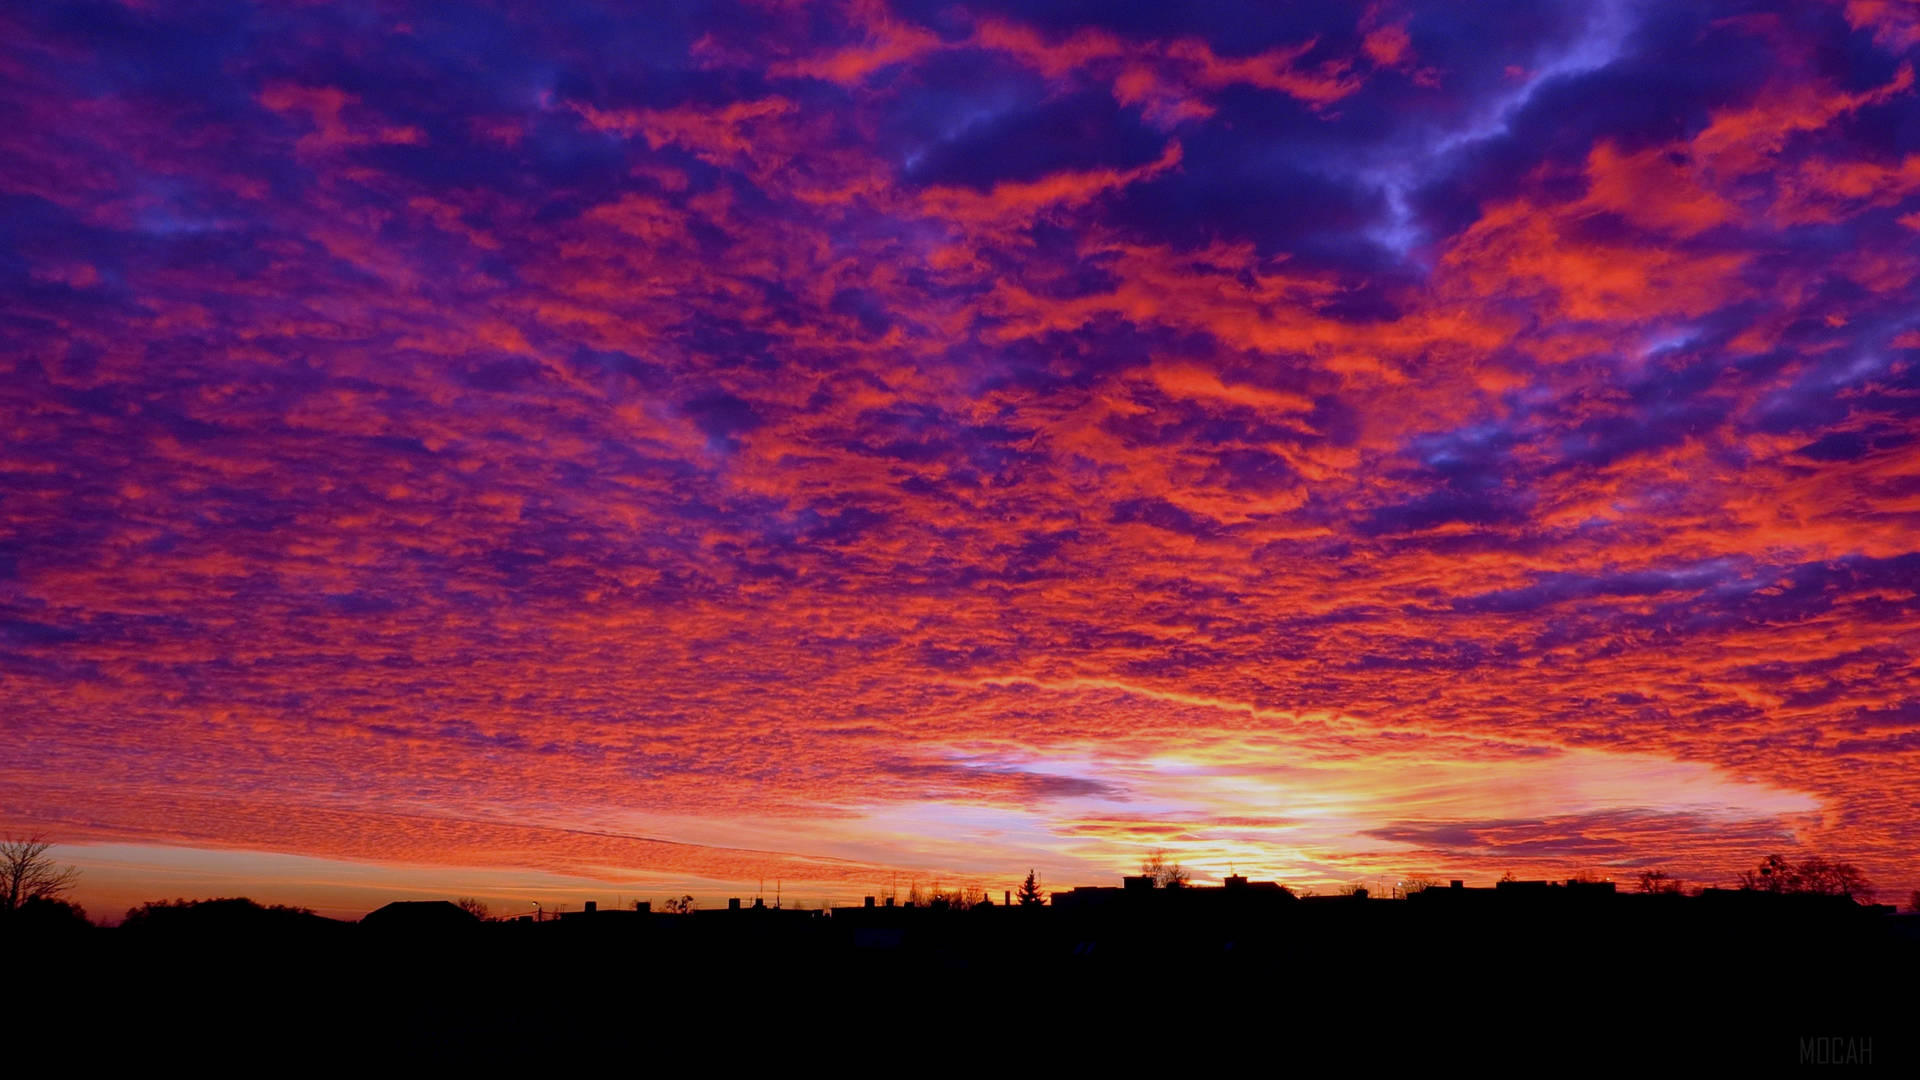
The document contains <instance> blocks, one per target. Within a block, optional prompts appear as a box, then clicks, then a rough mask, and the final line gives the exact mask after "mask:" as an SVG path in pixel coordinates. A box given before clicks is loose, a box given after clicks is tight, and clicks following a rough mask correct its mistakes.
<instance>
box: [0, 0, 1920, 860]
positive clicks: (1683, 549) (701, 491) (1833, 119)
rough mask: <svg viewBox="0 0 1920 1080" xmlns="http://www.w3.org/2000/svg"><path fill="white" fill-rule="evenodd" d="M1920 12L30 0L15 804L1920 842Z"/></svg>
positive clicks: (920, 830) (514, 818) (1654, 852)
mask: <svg viewBox="0 0 1920 1080" xmlns="http://www.w3.org/2000/svg"><path fill="white" fill-rule="evenodd" d="M1901 11H1902V9H1901V8H1900V7H1899V5H1887V4H1876V3H1868V2H1844V3H1843V2H1835V3H1831V4H1824V5H1816V6H1815V7H1813V8H1810V9H1807V10H1805V11H1800V10H1798V9H1796V10H1795V11H1793V12H1784V13H1780V12H1771V11H1766V10H1757V9H1752V8H1751V6H1748V7H1742V8H1739V9H1737V10H1736V9H1735V8H1733V7H1726V8H1724V9H1722V8H1721V7H1718V6H1715V5H1709V6H1707V7H1704V8H1703V7H1697V6H1690V5H1679V6H1674V5H1668V6H1664V7H1659V6H1656V7H1647V6H1644V5H1638V6H1636V5H1607V6H1603V7H1599V8H1596V7H1594V6H1592V5H1583V4H1565V5H1556V4H1548V5H1540V4H1534V3H1525V4H1521V3H1511V4H1509V3H1501V4H1486V5H1476V6H1474V7H1473V9H1472V10H1470V11H1463V10H1461V8H1460V6H1459V5H1439V4H1428V3H1391V4H1381V5H1374V6H1370V7H1367V8H1365V9H1342V8H1339V7H1337V6H1331V5H1326V6H1321V7H1315V8H1312V9H1308V8H1304V7H1303V8H1301V9H1299V10H1297V11H1293V12H1286V13H1276V12H1273V11H1271V10H1270V5H1241V4H1237V3H1230V4H1221V5H1207V6H1204V8H1194V7H1192V6H1187V7H1180V6H1175V5H1146V6H1138V5H1135V6H1125V5H1121V6H1115V5H1087V4H1080V3H1058V4H1055V3H1047V4H1038V5H1036V4H1017V5H1011V4H999V3H985V2H982V3H973V4H962V5H952V4H947V3H937V4H925V3H917V2H916V3H899V4H881V3H865V4H858V5H851V6H842V7H822V6H816V5H764V4H746V5H739V6H726V7H723V8H718V9H716V8H714V7H713V6H712V5H708V4H697V5H673V4H669V5H659V6H656V8H655V9H650V10H649V12H648V13H647V14H646V15H645V16H644V17H641V16H635V15H631V14H621V13H619V12H611V11H606V10H601V9H598V8H593V7H589V6H578V5H570V4H561V5H557V6H556V5H545V6H543V7H540V8H539V9H538V10H535V9H533V8H528V7H523V6H517V5H507V6H505V7H501V8H498V9H488V10H486V11H465V10H462V11H446V10H440V9H429V8H425V7H417V8H413V9H408V10H406V11H404V12H399V13H398V14H399V15H401V16H403V17H396V18H394V19H392V20H389V21H387V22H385V23H383V25H382V26H381V27H380V28H377V29H376V28H372V27H370V26H368V25H363V24H362V23H361V22H360V21H359V16H358V15H356V14H355V12H354V11H353V9H350V8H333V7H325V6H321V7H314V6H305V7H293V8H282V7H261V6H256V5H250V4H240V3H233V4H215V5H209V6H195V7H192V8H174V7H169V6H166V5H160V6H154V5H144V6H139V5H116V4H97V5H82V6H71V5H66V6H57V7H46V6H41V7H30V8H27V9H22V10H17V11H16V10H9V11H7V12H6V13H5V14H3V15H0V29H4V31H5V34H4V38H3V39H0V40H4V41H5V45H4V46H0V56H3V57H4V59H3V60H0V110H3V111H4V113H5V115H6V118H7V123H6V125H5V131H6V134H5V135H4V136H0V138H4V140H5V144H6V150H7V153H6V154H4V155H0V203H4V210H3V212H0V287H4V288H5V290H6V294H7V296H8V297H9V303H8V304H7V305H6V310H5V312H4V313H3V314H0V421H3V422H4V425H5V430H6V431H7V432H8V438H7V439H6V440H5V443H4V446H0V687H3V688H4V689H0V709H4V711H5V713H6V715H7V717H8V724H9V734H10V736H12V737H11V738H10V739H9V740H8V741H7V748H6V749H0V779H3V780H4V781H5V783H4V785H0V790H4V791H5V792H6V793H7V794H6V795H5V796H4V802H3V803H0V818H4V822H0V823H5V824H8V825H9V827H14V828H16V829H20V828H34V827H37V828H44V829H47V830H49V831H54V832H58V833H59V834H61V836H62V837H63V838H65V839H68V840H73V841H80V840H87V841H90V842H103V843H104V842H109V841H111V842H114V843H132V844H158V845H188V846H193V847H196V848H230V849H234V850H243V849H244V850H248V851H260V850H270V851H273V852H279V853H283V854H289V855H308V856H323V857H327V858H334V859H344V860H350V861H361V862H366V863H373V862H378V861H381V860H387V861H390V862H392V863H394V864H396V865H404V866H408V867H418V866H425V865H433V864H436V863H437V864H446V863H454V864H458V865H471V866H483V867H486V868H489V869H488V872H489V873H492V872H494V871H498V872H501V873H507V872H510V871H511V870H512V868H514V867H524V868H527V869H528V870H529V871H530V872H533V871H537V872H540V873H550V874H560V875H567V876H568V877H569V880H593V879H596V876H598V879H601V880H613V879H616V878H619V877H620V876H621V875H627V876H629V877H630V876H631V875H635V874H644V875H652V876H651V877H649V878H648V880H650V881H660V882H663V883H664V882H667V881H668V880H669V879H671V880H673V881H681V882H684V883H686V884H687V885H689V886H694V885H697V886H699V887H700V888H703V889H719V888H722V887H724V886H725V883H726V882H728V881H734V882H738V881H745V880H749V879H757V877H758V876H760V873H761V871H762V869H763V868H766V867H772V868H773V870H772V871H771V872H770V875H769V876H777V875H786V876H787V879H788V880H793V881H799V880H808V879H809V876H811V879H814V880H818V881H819V882H821V883H822V886H823V889H826V890H827V891H834V890H838V891H839V892H840V893H845V894H847V895H853V894H855V893H856V892H858V891H859V890H861V889H870V888H871V887H872V885H873V882H874V881H876V880H877V876H878V875H881V874H890V873H892V872H893V869H894V868H903V869H906V870H909V871H912V872H918V873H925V874H932V873H936V872H938V873H942V874H945V875H947V876H948V878H949V879H950V880H960V879H961V878H962V877H963V876H967V875H972V876H973V877H970V878H969V880H972V879H974V878H978V879H979V880H986V878H987V876H988V875H992V874H1003V873H1011V872H1012V871H1013V870H1014V869H1018V870H1020V871H1022V872H1024V869H1025V868H1026V867H1027V866H1035V867H1041V868H1044V869H1046V872H1047V873H1048V874H1049V875H1052V877H1053V878H1054V879H1056V880H1060V879H1062V878H1063V876H1066V875H1072V876H1075V877H1080V876H1083V875H1084V876H1085V877H1086V878H1096V877H1099V876H1102V875H1106V874H1110V873H1112V872H1115V871H1116V870H1121V869H1125V868H1127V867H1128V866H1130V865H1132V864H1133V863H1134V862H1135V860H1136V856H1137V854H1138V851H1137V849H1138V848H1139V847H1140V846H1141V845H1143V844H1148V843H1149V842H1154V843H1162V844H1166V845H1169V846H1177V847H1181V848H1182V850H1183V852H1184V857H1186V858H1188V860H1189V862H1190V863H1191V864H1192V865H1194V866H1196V867H1198V868H1199V869H1200V870H1201V871H1202V872H1203V873H1206V874H1213V873H1216V872H1218V871H1220V870H1221V869H1223V868H1224V867H1226V866H1230V865H1233V866H1241V867H1246V868H1250V869H1258V870H1260V871H1261V872H1265V873H1272V874H1278V875H1282V876H1285V877H1288V878H1289V879H1290V880H1295V881H1296V882H1307V883H1311V882H1316V881H1317V882H1320V883H1322V884H1326V883H1330V882H1334V881H1341V880H1351V879H1352V878H1353V877H1355V876H1356V875H1358V876H1365V875H1371V874H1377V873H1386V874H1392V873H1401V872H1410V871H1419V870H1422V869H1424V870H1430V871H1435V870H1440V869H1443V868H1444V869H1446V870H1448V871H1449V872H1451V873H1452V876H1469V877H1475V876H1490V875H1493V874H1497V873H1499V872H1501V871H1503V870H1505V869H1507V867H1506V866H1505V865H1503V864H1504V863H1505V862H1506V861H1508V860H1510V859H1511V860H1520V859H1524V860H1526V865H1527V866H1528V867H1530V868H1533V869H1534V870H1537V871H1538V872H1539V873H1540V874H1541V875H1542V876H1544V875H1546V874H1548V873H1558V872H1561V871H1569V872H1570V871H1571V870H1573V869H1577V868H1579V867H1580V866H1581V865H1584V863H1585V862H1589V861H1592V860H1595V859H1598V860H1601V861H1604V862H1606V863H1608V864H1609V865H1614V864H1618V865H1628V864H1635V865H1637V864H1639V863H1638V862H1637V861H1638V860H1644V861H1647V862H1652V861H1660V862H1668V861H1670V862H1672V863H1673V864H1674V865H1675V866H1684V867H1686V868H1688V869H1689V872H1691V873H1695V874H1697V875H1703V876H1704V875H1709V874H1711V873H1713V872H1716V871H1715V868H1716V867H1732V866H1738V865H1741V864H1744V863H1746V862H1748V861H1749V860H1750V858H1752V857H1754V856H1756V855H1758V854H1764V853H1765V851H1763V850H1761V849H1763V848H1765V849H1771V848H1774V847H1782V848H1784V847H1791V846H1798V847H1802V848H1806V849H1809V850H1812V849H1824V850H1827V851H1830V852H1833V853H1836V854H1839V855H1841V856H1844V857H1848V858H1850V859H1852V860H1853V861H1856V862H1857V863H1859V864H1861V865H1863V866H1864V867H1866V868H1867V869H1868V870H1869V871H1870V872H1871V873H1872V874H1873V875H1874V877H1875V878H1876V880H1878V881H1880V882H1881V883H1882V884H1883V885H1884V886H1887V887H1890V888H1891V887H1903V886H1901V884H1900V883H1901V882H1902V881H1903V878H1902V875H1909V876H1910V874H1911V866H1912V862H1913V860H1912V855H1913V853H1914V851H1915V849H1916V845H1920V837H1917V835H1916V833H1915V832H1914V830H1913V827H1912V826H1911V824H1910V818H1911V813H1910V810H1911V806H1912V805H1913V804H1914V802H1915V800H1916V798H1920V789H1917V788H1916V786H1915V785H1916V783H1920V781H1916V780H1913V779H1911V778H1913V777H1920V769H1915V768H1913V767H1912V766H1913V764H1914V755H1915V754H1916V753H1920V746H1916V744H1915V742H1914V740H1913V738H1912V737H1911V735H1912V733H1911V731H1910V730H1909V728H1910V727H1911V723H1910V721H1911V718H1912V717H1911V714H1912V707H1913V706H1912V703H1913V701H1914V700H1915V698H1916V696H1920V694H1917V693H1916V690H1915V684H1916V668H1915V656H1916V642H1917V641H1920V638H1916V634H1917V633H1920V617H1917V614H1916V603H1915V590H1914V588H1913V585H1912V582H1913V580H1914V573H1915V559H1916V558H1920V554H1916V551H1915V547H1914V542H1913V537H1914V536H1915V535H1916V532H1917V531H1920V481H1916V478H1915V477H1916V473H1915V468H1914V464H1913V452H1912V451H1913V447H1914V445H1915V435H1916V430H1917V428H1916V425H1920V408H1917V407H1916V402H1917V401H1920V349H1917V348H1916V342H1920V325H1917V324H1916V322H1915V320H1914V315H1913V312H1914V311H1915V310H1920V303H1916V300H1917V299H1920V298H1917V297H1916V291H1917V290H1920V286H1917V285H1916V282H1920V254H1917V253H1916V250H1915V247H1914V245H1913V243H1912V239H1913V231H1912V226H1913V222H1914V221H1916V220H1920V184H1916V183H1915V182H1914V180H1915V176H1914V162H1915V161H1916V159H1917V157H1920V145H1917V144H1916V143H1915V142H1914V137H1913V132H1914V130H1915V127H1914V124H1913V122H1912V120H1913V116H1914V111H1915V109H1916V108H1920V96H1916V92H1915V84H1914V77H1913V70H1914V68H1913V65H1914V63H1915V61H1916V57H1915V56H1914V41H1913V36H1912V34H1911V33H1909V32H1908V31H1909V30H1911V26H1910V25H1909V24H1910V23H1911V20H1909V19H1905V17H1904V16H1903V15H1902V13H1901ZM1316 814H1317V815H1318V816H1316ZM1609 845H1611V846H1609ZM741 852H745V853H747V854H740V853H741ZM767 853H771V854H767ZM1396 860H1399V864H1396ZM1422 861H1424V864H1425V865H1423V866H1412V865H1400V864H1408V863H1412V862H1422ZM409 872H410V873H414V872H417V873H418V874H420V875H421V877H420V880H428V879H429V878H430V875H431V874H432V873H434V872H444V866H443V870H442V871H432V870H417V871H409ZM1913 884H1920V883H1913Z"/></svg>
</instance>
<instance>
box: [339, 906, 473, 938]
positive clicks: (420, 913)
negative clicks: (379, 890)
mask: <svg viewBox="0 0 1920 1080" xmlns="http://www.w3.org/2000/svg"><path fill="white" fill-rule="evenodd" d="M479 922H480V920H479V919H477V918H475V917H474V916H473V913H472V912H469V911H467V910H465V909H464V908H462V907H461V906H460V905H458V904H455V903H452V902H450V901H446V900H396V901H394V902H393V903H391V904H388V905H387V906H386V907H383V908H376V909H374V910H373V911H369V912H367V915H366V918H364V919H361V920H360V925H361V926H370V927H373V928H374V929H376V930H405V931H408V932H410V933H420V932H423V931H424V932H433V931H441V930H460V929H464V928H466V927H470V926H475V925H477V924H478V923H479Z"/></svg>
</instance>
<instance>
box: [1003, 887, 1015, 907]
mask: <svg viewBox="0 0 1920 1080" xmlns="http://www.w3.org/2000/svg"><path fill="white" fill-rule="evenodd" d="M1000 906H1001V907H1012V906H1013V890H1012V889H1008V890H1006V891H1004V892H1002V893H1001V894H1000Z"/></svg>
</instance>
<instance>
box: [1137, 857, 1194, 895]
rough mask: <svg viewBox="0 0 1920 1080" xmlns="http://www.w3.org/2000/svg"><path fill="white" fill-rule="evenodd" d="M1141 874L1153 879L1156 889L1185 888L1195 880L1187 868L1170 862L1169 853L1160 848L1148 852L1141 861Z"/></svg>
mask: <svg viewBox="0 0 1920 1080" xmlns="http://www.w3.org/2000/svg"><path fill="white" fill-rule="evenodd" d="M1140 873H1141V875H1142V876H1143V877H1150V878H1152V879H1153V887H1154V888H1156V889H1180V888H1185V887H1186V885H1187V883H1188V882H1190V881H1192V880H1193V875H1192V874H1189V873H1187V870H1186V868H1185V867H1183V866H1181V865H1180V864H1179V863H1177V862H1176V863H1170V862H1168V861H1167V853H1166V852H1164V851H1161V850H1160V849H1158V848H1155V849H1154V850H1153V851H1150V852H1148V853H1147V857H1146V858H1145V859H1143V860H1141V863H1140Z"/></svg>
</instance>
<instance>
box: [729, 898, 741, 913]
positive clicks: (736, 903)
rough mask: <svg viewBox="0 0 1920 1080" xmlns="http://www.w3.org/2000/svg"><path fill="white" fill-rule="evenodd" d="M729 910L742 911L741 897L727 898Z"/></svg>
mask: <svg viewBox="0 0 1920 1080" xmlns="http://www.w3.org/2000/svg"><path fill="white" fill-rule="evenodd" d="M727 910H728V911H739V910H740V898H739V897H737V896H729V897H727Z"/></svg>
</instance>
